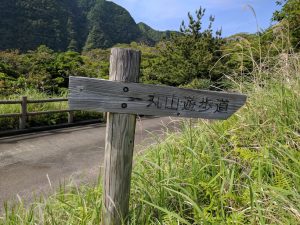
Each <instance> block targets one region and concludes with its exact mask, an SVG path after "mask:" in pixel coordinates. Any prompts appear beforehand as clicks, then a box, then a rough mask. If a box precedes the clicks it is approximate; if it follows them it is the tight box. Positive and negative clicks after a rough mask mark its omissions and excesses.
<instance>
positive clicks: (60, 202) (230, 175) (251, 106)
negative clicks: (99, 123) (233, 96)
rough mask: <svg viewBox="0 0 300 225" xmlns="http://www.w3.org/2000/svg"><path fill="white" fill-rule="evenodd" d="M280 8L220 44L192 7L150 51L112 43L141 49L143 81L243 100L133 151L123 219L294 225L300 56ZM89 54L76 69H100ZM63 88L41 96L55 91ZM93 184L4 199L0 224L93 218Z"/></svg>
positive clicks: (299, 166)
mask: <svg viewBox="0 0 300 225" xmlns="http://www.w3.org/2000/svg"><path fill="white" fill-rule="evenodd" d="M282 4H283V9H282V11H279V12H276V13H275V14H274V20H277V21H279V23H278V24H277V25H275V26H273V27H271V28H269V29H268V30H266V31H259V32H258V33H257V34H252V35H249V34H237V35H234V36H232V37H230V38H227V39H226V40H224V39H222V38H220V36H219V35H218V33H217V34H213V33H212V31H211V27H209V28H208V29H204V30H203V29H202V28H201V23H200V22H201V19H202V16H201V15H202V14H203V13H204V11H203V10H202V9H200V10H198V11H197V12H196V19H194V17H193V16H192V15H191V14H189V18H190V24H189V25H191V26H188V28H186V27H185V26H184V24H183V25H182V35H181V36H173V37H171V39H170V40H165V41H162V42H160V43H159V44H158V45H157V46H156V47H155V48H153V47H148V46H145V45H142V44H137V43H132V44H130V45H119V46H127V47H128V46H130V47H134V48H136V49H140V50H141V51H142V53H143V57H144V60H143V63H142V81H143V82H146V83H156V84H167V85H174V86H181V87H192V88H208V89H213V90H219V89H221V90H230V91H237V92H241V93H245V94H247V95H248V96H249V98H248V100H247V104H246V105H245V107H243V109H242V110H240V111H239V112H238V113H237V114H235V115H234V116H232V117H231V118H230V119H229V120H226V121H218V122H212V121H206V120H197V121H195V120H193V121H191V120H185V121H184V122H182V124H181V128H180V131H178V132H177V133H171V132H169V131H168V130H165V132H166V133H167V135H166V138H164V140H161V139H160V138H159V137H155V136H154V138H156V139H157V142H158V143H157V145H155V146H151V147H150V148H149V149H147V150H145V151H144V152H142V153H141V154H138V155H136V156H135V165H134V168H133V176H132V187H131V199H130V214H129V218H128V224H136V225H140V224H149V225H150V224H168V225H173V224H189V225H190V224H213V225H214V224H224V225H225V224H241V225H243V224H276V225H277V224H279V225H289V224H290V225H297V224H299V225H300V204H299V202H300V129H299V127H300V113H299V112H300V101H299V99H300V54H299V42H297V41H296V40H297V31H296V30H295V29H298V28H295V27H294V28H293V26H295V24H293V26H289V25H288V24H289V20H290V19H291V18H299V16H300V15H299V11H295V10H291V9H297V7H299V4H298V5H297V0H296V1H293V0H288V1H282ZM297 12H298V14H297ZM197 18H198V19H197ZM213 20H214V19H213V18H212V17H211V18H210V21H211V22H212V23H213ZM292 21H294V20H292ZM199 23H200V24H199ZM199 26H200V27H199ZM290 29H294V30H290ZM185 43H189V44H187V45H185ZM208 47H209V48H208ZM43 48H44V47H43ZM201 49H204V50H203V52H205V56H207V57H208V58H205V57H204V55H202V54H203V52H202V51H201ZM47 51H48V50H47ZM97 51H99V52H102V53H105V54H107V56H108V53H107V52H109V51H108V50H92V51H89V52H85V53H82V55H78V57H83V58H85V57H88V58H89V59H94V61H93V62H94V64H93V63H92V64H91V65H94V66H95V67H88V66H86V67H85V66H83V67H78V68H79V69H82V68H98V69H96V70H95V71H97V72H96V73H92V72H91V73H85V72H84V73H83V74H94V75H91V76H94V77H104V74H106V72H103V71H106V70H107V68H108V61H107V58H106V61H105V60H103V61H99V60H98V59H97V60H95V57H99V55H101V54H98V53H97ZM187 53H188V54H187ZM1 54H8V53H7V52H6V53H3V52H2V53H1ZM1 54H0V55H1ZM51 54H52V53H51ZM53 54H71V53H53ZM72 54H73V53H72ZM191 56H193V57H191ZM18 57H19V56H18ZM56 57H58V55H56ZM194 57H196V58H197V59H198V60H196V61H193V60H194ZM0 58H1V57H0ZM71 58H72V59H74V58H73V57H71ZM104 58H105V57H104ZM85 59H87V58H85ZM88 61H89V60H88ZM99 62H101V63H103V64H101V65H102V66H99V65H98V64H97V63H99ZM89 63H90V62H89ZM181 63H183V64H184V63H185V65H186V67H185V66H182V67H181V66H180V65H182V64H181ZM0 65H1V64H0ZM72 65H74V64H72ZM75 65H76V64H75ZM0 68H1V66H0ZM63 68H71V67H63ZM75 68H76V67H75ZM64 71H68V70H64ZM99 71H102V72H99ZM173 71H175V72H176V73H175V72H174V77H172V72H173ZM69 74H73V72H71V73H69ZM101 74H102V75H101ZM163 74H167V76H163ZM220 74H221V75H220ZM6 75H7V74H6ZM185 75H188V76H186V77H183V76H185ZM14 79H18V78H17V77H16V78H14ZM5 82H9V81H7V79H6V80H5ZM29 84H30V82H28V83H27V85H29ZM40 84H41V83H40ZM63 84H64V82H62V83H60V84H59V87H58V89H57V90H55V91H53V92H52V91H50V93H52V94H56V95H60V93H64V92H63V91H60V90H65V89H64V88H66V87H64V86H63ZM30 85H31V84H30ZM12 86H13V85H12ZM50 86H51V85H50ZM32 87H35V86H34V85H32ZM17 88H18V87H17ZM40 88H41V87H38V88H37V89H38V90H40ZM21 89H22V88H21ZM46 89H47V90H50V89H48V88H46V86H45V90H46ZM7 96H8V95H7ZM101 188H102V181H101V178H99V181H98V183H97V184H96V185H83V184H82V185H80V186H74V185H66V186H65V185H62V186H61V187H60V188H59V189H58V190H57V191H56V192H55V193H54V194H52V195H51V196H49V197H46V198H43V197H41V198H37V199H36V201H34V202H33V203H32V204H30V206H28V205H25V204H24V203H23V202H22V200H21V199H19V201H18V202H16V203H15V204H12V203H10V204H5V205H4V208H3V214H2V215H1V214H0V224H3V225H4V224H5V225H12V224H24V225H25V224H49V225H50V224H51V225H52V224H91V225H93V224H100V222H101V207H102V189H101Z"/></svg>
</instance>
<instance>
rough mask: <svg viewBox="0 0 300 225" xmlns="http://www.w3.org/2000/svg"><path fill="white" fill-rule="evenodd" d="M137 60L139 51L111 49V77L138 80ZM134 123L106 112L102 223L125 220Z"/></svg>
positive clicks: (118, 224) (130, 118)
mask: <svg viewBox="0 0 300 225" xmlns="http://www.w3.org/2000/svg"><path fill="white" fill-rule="evenodd" d="M140 62H141V53H140V52H139V51H134V50H130V49H117V48H114V49H112V51H111V58H110V80H113V81H126V82H138V80H139V74H140V73H139V71H140ZM98 88H101V87H98ZM135 125H136V116H135V115H128V114H119V113H108V115H107V128H106V143H105V161H104V181H103V182H104V189H103V212H102V224H103V225H121V224H124V223H125V220H126V217H127V215H128V210H129V197H130V183H131V171H132V157H133V148H134V137H135Z"/></svg>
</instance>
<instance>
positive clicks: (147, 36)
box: [138, 22, 179, 44]
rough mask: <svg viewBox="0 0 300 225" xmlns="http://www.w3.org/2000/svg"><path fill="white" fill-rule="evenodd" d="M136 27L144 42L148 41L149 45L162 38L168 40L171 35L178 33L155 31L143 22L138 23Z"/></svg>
mask: <svg viewBox="0 0 300 225" xmlns="http://www.w3.org/2000/svg"><path fill="white" fill-rule="evenodd" d="M138 26H139V29H140V31H141V32H142V37H143V38H144V41H146V42H147V41H148V42H149V44H154V43H156V42H158V41H160V40H162V39H164V38H166V39H169V38H170V37H171V35H172V34H179V32H176V31H170V30H167V31H157V30H154V29H153V28H151V27H150V26H148V25H147V24H145V23H143V22H141V23H138Z"/></svg>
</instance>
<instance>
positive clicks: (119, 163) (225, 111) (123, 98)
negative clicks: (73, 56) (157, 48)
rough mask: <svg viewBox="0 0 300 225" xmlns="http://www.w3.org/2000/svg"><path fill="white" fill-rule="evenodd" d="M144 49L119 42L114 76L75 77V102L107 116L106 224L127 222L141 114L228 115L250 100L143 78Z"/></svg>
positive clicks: (72, 103) (72, 82)
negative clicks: (143, 81) (144, 81)
mask: <svg viewBox="0 0 300 225" xmlns="http://www.w3.org/2000/svg"><path fill="white" fill-rule="evenodd" d="M140 63H141V53H140V52H139V51H134V50H131V49H119V48H113V49H112V51H111V57H110V75H109V78H110V81H107V80H101V79H91V78H85V77H70V83H69V90H70V94H69V105H70V108H71V109H74V110H88V111H98V112H109V114H108V116H107V125H106V126H107V128H106V143H105V159H104V177H103V207H102V222H101V223H102V225H121V224H126V219H127V215H128V210H129V195H130V183H131V171H132V156H133V148H134V137H135V125H136V116H135V115H136V114H142V115H157V116H180V117H193V118H205V119H221V120H224V119H227V118H228V117H230V116H231V115H232V114H233V113H235V112H236V111H237V110H238V109H239V108H240V107H241V106H243V105H244V103H245V101H246V96H245V95H242V94H236V93H224V92H214V91H201V90H190V89H182V88H174V87H167V86H157V85H146V84H138V83H137V82H138V80H139V71H140Z"/></svg>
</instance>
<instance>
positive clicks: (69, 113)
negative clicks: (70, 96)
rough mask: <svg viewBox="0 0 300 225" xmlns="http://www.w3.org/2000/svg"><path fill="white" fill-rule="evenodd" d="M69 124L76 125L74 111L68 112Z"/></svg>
mask: <svg viewBox="0 0 300 225" xmlns="http://www.w3.org/2000/svg"><path fill="white" fill-rule="evenodd" d="M68 123H69V124H71V123H74V112H73V111H71V112H68Z"/></svg>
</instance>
